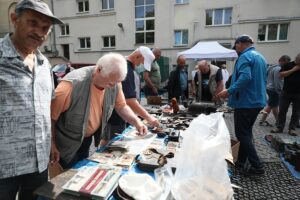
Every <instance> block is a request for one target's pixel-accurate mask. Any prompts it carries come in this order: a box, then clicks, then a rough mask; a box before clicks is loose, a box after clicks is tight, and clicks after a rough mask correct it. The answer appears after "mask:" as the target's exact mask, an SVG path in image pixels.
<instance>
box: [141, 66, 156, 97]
mask: <svg viewBox="0 0 300 200" xmlns="http://www.w3.org/2000/svg"><path fill="white" fill-rule="evenodd" d="M143 77H144V80H145V83H146V85H147V86H148V87H149V88H151V90H152V92H153V93H154V94H158V92H157V89H156V87H155V86H154V84H153V83H152V81H151V79H150V72H148V71H147V70H146V71H144V73H143Z"/></svg>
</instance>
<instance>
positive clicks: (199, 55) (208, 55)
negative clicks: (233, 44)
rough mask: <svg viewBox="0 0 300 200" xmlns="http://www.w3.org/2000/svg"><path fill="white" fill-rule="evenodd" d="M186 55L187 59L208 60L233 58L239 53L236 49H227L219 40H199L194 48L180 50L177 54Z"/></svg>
mask: <svg viewBox="0 0 300 200" xmlns="http://www.w3.org/2000/svg"><path fill="white" fill-rule="evenodd" d="M180 55H184V56H185V58H186V59H196V60H200V59H206V60H233V59H234V58H237V57H238V55H237V53H236V51H235V50H232V49H227V48H225V47H223V46H222V45H220V44H219V43H218V42H215V41H214V42H198V43H197V44H196V45H195V46H193V47H192V48H190V49H188V50H186V51H182V52H178V53H177V56H180Z"/></svg>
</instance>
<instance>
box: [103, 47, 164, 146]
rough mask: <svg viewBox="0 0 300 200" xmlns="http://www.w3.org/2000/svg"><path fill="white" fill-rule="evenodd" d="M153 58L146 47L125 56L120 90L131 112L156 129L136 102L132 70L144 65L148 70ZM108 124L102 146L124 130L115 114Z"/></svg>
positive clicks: (155, 124)
mask: <svg viewBox="0 0 300 200" xmlns="http://www.w3.org/2000/svg"><path fill="white" fill-rule="evenodd" d="M154 58H155V57H154V55H153V53H152V51H151V50H150V49H149V48H148V47H144V46H141V47H139V48H137V49H136V50H135V51H134V52H133V53H131V54H130V55H129V56H127V70H128V73H127V76H126V78H125V80H124V81H122V88H123V92H124V95H125V99H126V103H127V105H128V106H129V107H130V108H131V109H132V110H133V112H134V113H135V114H137V115H138V116H140V117H142V118H143V119H145V120H146V121H147V122H148V124H149V125H151V126H153V127H157V126H159V121H158V120H157V119H156V118H155V117H153V116H152V115H150V114H149V113H148V112H147V111H146V110H145V109H144V108H143V107H142V106H141V105H140V104H139V102H138V101H137V98H136V84H135V81H134V80H135V79H134V70H135V69H136V68H137V67H138V66H140V65H144V67H145V68H146V69H149V68H150V67H151V63H152V62H153V60H154ZM108 123H109V125H110V126H108V127H107V132H109V133H110V136H109V137H107V138H102V139H103V140H102V141H103V143H102V145H105V144H106V143H105V142H104V141H106V142H107V141H108V140H109V139H110V138H111V137H113V135H114V134H115V133H121V132H122V131H123V130H124V129H125V128H126V122H125V121H124V120H122V119H121V118H120V116H119V115H118V113H116V112H113V114H112V117H111V118H110V120H109V122H108Z"/></svg>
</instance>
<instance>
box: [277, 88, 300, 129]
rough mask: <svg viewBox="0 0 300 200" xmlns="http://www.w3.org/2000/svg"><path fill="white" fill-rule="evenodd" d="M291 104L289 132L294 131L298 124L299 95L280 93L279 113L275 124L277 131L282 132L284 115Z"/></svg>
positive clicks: (299, 110) (299, 111)
mask: <svg viewBox="0 0 300 200" xmlns="http://www.w3.org/2000/svg"><path fill="white" fill-rule="evenodd" d="M291 103H293V104H292V116H291V121H290V123H289V130H295V128H296V126H297V124H298V123H299V115H300V94H288V93H286V92H284V91H282V92H281V95H280V99H279V113H278V124H277V128H278V129H281V130H283V128H284V125H285V121H286V113H287V112H288V109H289V106H290V104H291Z"/></svg>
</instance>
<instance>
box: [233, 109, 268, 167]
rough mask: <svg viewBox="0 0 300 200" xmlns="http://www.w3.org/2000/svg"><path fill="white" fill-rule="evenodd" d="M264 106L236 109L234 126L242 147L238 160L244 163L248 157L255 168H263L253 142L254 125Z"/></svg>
mask: <svg viewBox="0 0 300 200" xmlns="http://www.w3.org/2000/svg"><path fill="white" fill-rule="evenodd" d="M261 109H262V108H239V109H235V110H234V128H235V134H236V137H237V139H238V140H239V141H240V149H239V155H238V159H237V162H238V163H239V164H241V165H244V164H245V163H246V161H247V159H248V161H249V162H250V164H251V166H252V167H254V168H262V167H263V164H262V162H261V161H260V159H259V157H258V155H257V152H256V149H255V147H254V144H253V133H252V129H253V125H254V122H255V120H256V118H257V116H258V114H259V111H260V110H261Z"/></svg>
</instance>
